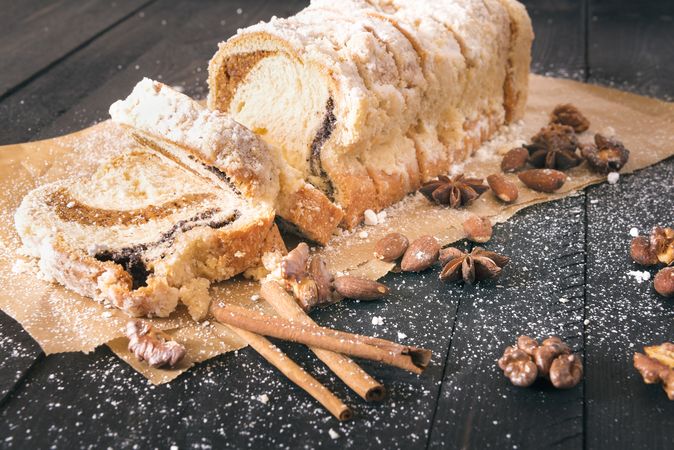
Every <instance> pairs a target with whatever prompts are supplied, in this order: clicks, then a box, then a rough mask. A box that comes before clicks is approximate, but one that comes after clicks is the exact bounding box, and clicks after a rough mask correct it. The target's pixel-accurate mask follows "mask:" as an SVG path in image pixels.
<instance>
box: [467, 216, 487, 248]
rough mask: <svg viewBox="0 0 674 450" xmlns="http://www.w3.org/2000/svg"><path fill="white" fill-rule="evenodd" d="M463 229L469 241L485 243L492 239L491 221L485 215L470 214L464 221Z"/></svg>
mask: <svg viewBox="0 0 674 450" xmlns="http://www.w3.org/2000/svg"><path fill="white" fill-rule="evenodd" d="M463 231H465V232H466V235H467V236H466V237H467V238H468V240H469V241H473V242H478V243H484V242H487V241H488V240H489V239H491V232H492V227H491V222H490V221H489V219H487V218H485V217H479V216H470V217H469V218H467V219H466V220H464V222H463Z"/></svg>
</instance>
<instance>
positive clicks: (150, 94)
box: [110, 78, 343, 243]
mask: <svg viewBox="0 0 674 450" xmlns="http://www.w3.org/2000/svg"><path fill="white" fill-rule="evenodd" d="M110 116H111V117H112V119H113V121H115V122H117V123H120V124H122V125H125V126H129V127H131V128H132V132H133V133H134V134H135V135H137V136H140V137H142V139H144V140H146V141H148V142H154V143H157V145H159V146H160V147H163V148H166V149H167V150H169V151H171V149H176V151H174V152H172V154H173V156H174V157H175V158H178V159H180V160H185V159H188V158H189V159H191V160H192V161H194V162H197V163H200V164H202V165H203V166H204V167H206V168H207V169H208V170H210V171H212V172H214V173H217V174H219V175H220V176H221V177H222V178H223V179H226V180H229V181H230V182H232V183H233V184H234V185H235V187H236V188H237V189H238V190H239V191H240V192H241V193H242V194H243V195H245V196H247V197H249V198H251V199H254V201H257V202H259V201H261V202H266V203H269V204H271V205H273V206H274V208H275V209H276V212H277V214H278V215H279V216H280V217H281V219H282V221H281V223H283V224H284V225H286V226H287V227H289V228H292V229H293V231H296V232H298V233H299V234H302V235H304V236H305V237H307V238H309V239H311V240H314V241H317V242H320V243H325V242H327V240H328V239H329V238H330V237H331V236H332V231H333V230H334V228H335V227H336V226H337V224H338V223H339V222H340V221H341V219H342V216H343V214H342V211H341V209H340V208H339V207H337V206H336V205H334V204H333V203H332V202H331V201H330V200H329V199H328V198H327V197H326V196H325V195H324V194H323V193H322V192H321V191H320V190H318V189H317V188H315V187H314V186H312V185H311V184H309V183H307V182H305V181H304V180H303V179H301V178H300V176H299V174H298V173H297V171H296V170H295V169H293V168H292V167H291V166H290V165H289V164H287V163H286V161H285V160H284V159H283V158H282V157H281V156H280V154H279V151H278V149H277V148H275V147H272V146H269V145H267V144H266V143H265V141H264V140H263V139H261V138H260V137H259V136H257V135H256V134H255V133H253V132H252V131H251V130H249V129H248V128H246V127H244V126H243V125H241V124H239V123H238V122H236V121H235V120H233V119H231V118H230V117H229V116H228V115H225V114H223V113H221V112H219V111H211V110H209V109H208V108H206V107H204V106H202V105H200V104H199V103H197V102H196V101H194V100H192V99H191V98H190V97H188V96H187V95H184V94H181V93H180V92H177V91H176V90H174V89H171V88H170V87H168V86H166V85H165V84H162V83H159V82H157V81H153V80H150V79H148V78H145V79H143V80H142V81H140V82H139V83H138V84H137V85H136V86H135V88H134V89H133V91H132V92H131V94H130V95H129V96H128V97H127V98H126V99H124V100H119V101H117V102H115V103H114V104H113V105H112V106H111V107H110ZM257 131H258V132H260V133H262V134H264V130H260V129H258V130H257ZM169 143H170V144H172V145H165V144H169Z"/></svg>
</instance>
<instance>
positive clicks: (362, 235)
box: [358, 231, 370, 239]
mask: <svg viewBox="0 0 674 450" xmlns="http://www.w3.org/2000/svg"><path fill="white" fill-rule="evenodd" d="M369 235H370V233H368V232H367V231H361V232H360V233H358V237H359V238H361V239H367V237H368V236H369Z"/></svg>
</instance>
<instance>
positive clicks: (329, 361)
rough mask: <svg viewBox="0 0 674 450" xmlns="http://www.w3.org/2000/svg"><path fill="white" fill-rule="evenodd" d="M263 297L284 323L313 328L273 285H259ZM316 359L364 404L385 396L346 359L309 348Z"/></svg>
mask: <svg viewBox="0 0 674 450" xmlns="http://www.w3.org/2000/svg"><path fill="white" fill-rule="evenodd" d="M260 293H261V294H262V297H263V298H264V299H265V300H267V302H269V303H270V304H271V305H272V306H273V307H274V309H275V310H276V312H278V313H279V314H280V315H281V316H283V317H285V318H286V319H290V320H294V321H296V322H300V323H302V324H307V325H316V323H315V322H314V321H313V320H312V319H311V318H310V317H309V316H308V315H307V313H306V312H304V310H303V309H302V308H301V307H300V306H299V305H298V304H297V302H296V301H295V299H294V298H293V297H292V296H291V295H290V294H288V292H286V290H285V289H283V287H281V286H280V285H279V284H278V283H277V282H275V281H268V282H265V283H263V284H262V289H261V290H260ZM309 348H310V349H311V351H312V352H314V353H315V354H316V356H317V357H318V359H320V360H321V361H323V362H324V363H325V365H326V366H328V367H329V368H330V370H332V372H333V373H334V374H335V375H337V377H338V378H339V379H340V380H342V381H343V382H344V383H345V384H346V385H347V386H349V387H350V388H351V389H353V390H354V391H355V392H356V393H357V394H358V395H360V396H361V397H362V398H363V399H365V400H366V401H381V400H383V399H384V396H385V395H386V389H385V388H384V385H382V384H381V383H380V382H378V381H377V380H375V379H374V378H372V377H371V376H370V375H369V374H368V373H367V372H365V371H364V370H363V369H362V368H361V367H360V366H359V365H358V364H356V363H355V362H354V361H353V360H352V359H351V358H349V357H348V356H344V355H340V354H339V353H335V352H332V351H330V350H323V349H321V348H318V347H309Z"/></svg>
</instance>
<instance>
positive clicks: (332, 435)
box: [328, 428, 339, 439]
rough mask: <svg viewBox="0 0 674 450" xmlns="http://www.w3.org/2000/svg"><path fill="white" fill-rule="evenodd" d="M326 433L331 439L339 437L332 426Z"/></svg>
mask: <svg viewBox="0 0 674 450" xmlns="http://www.w3.org/2000/svg"><path fill="white" fill-rule="evenodd" d="M328 434H329V435H330V438H332V439H339V433H338V432H336V431H335V430H333V429H332V428H330V429H329V430H328Z"/></svg>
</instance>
